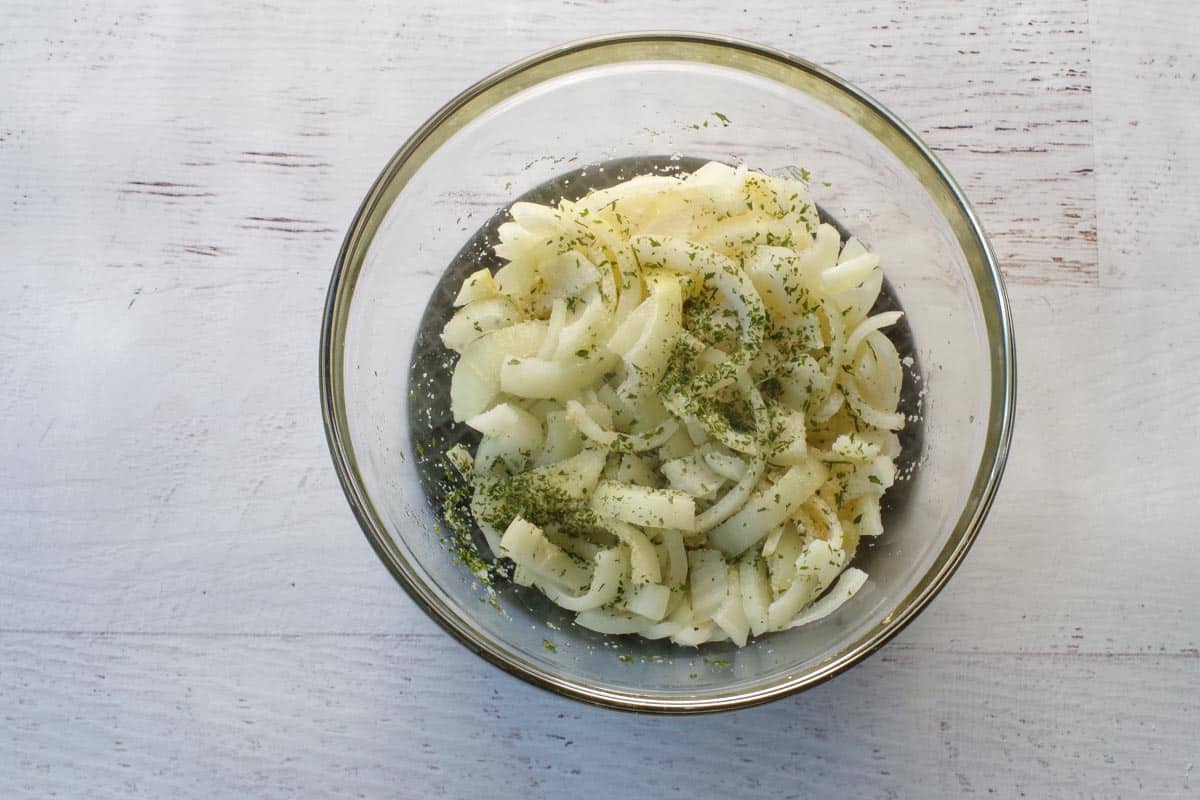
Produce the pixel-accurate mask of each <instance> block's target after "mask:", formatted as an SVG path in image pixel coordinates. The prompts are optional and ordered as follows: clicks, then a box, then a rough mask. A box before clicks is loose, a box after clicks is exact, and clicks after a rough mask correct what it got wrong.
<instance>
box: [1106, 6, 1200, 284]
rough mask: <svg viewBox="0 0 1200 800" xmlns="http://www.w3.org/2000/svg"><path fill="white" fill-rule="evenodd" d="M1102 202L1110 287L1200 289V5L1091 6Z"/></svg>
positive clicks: (1107, 278) (1107, 272)
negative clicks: (1132, 15) (1199, 135)
mask: <svg viewBox="0 0 1200 800" xmlns="http://www.w3.org/2000/svg"><path fill="white" fill-rule="evenodd" d="M1091 14H1092V20H1093V27H1094V29H1095V46H1094V51H1095V62H1096V83H1097V87H1098V88H1099V89H1100V90H1099V91H1097V92H1096V96H1095V98H1094V101H1095V116H1096V125H1095V135H1096V165H1097V174H1096V205H1097V210H1098V213H1099V215H1100V219H1101V221H1102V223H1103V229H1104V233H1105V237H1104V239H1103V241H1102V242H1101V245H1102V253H1103V258H1102V259H1101V272H1100V276H1101V280H1102V281H1103V283H1104V284H1105V285H1106V286H1126V287H1130V288H1142V287H1146V286H1164V287H1166V286H1175V287H1180V286H1186V287H1188V288H1190V289H1195V288H1197V287H1200V270H1196V269H1195V268H1194V267H1193V266H1192V264H1193V261H1194V259H1195V253H1196V252H1197V251H1198V250H1200V227H1198V226H1197V225H1196V224H1195V220H1197V219H1200V193H1197V192H1196V185H1197V183H1200V147H1197V145H1196V141H1197V140H1196V129H1197V126H1200V100H1198V99H1197V97H1198V93H1200V56H1197V54H1196V47H1195V38H1196V33H1197V32H1198V31H1200V8H1198V7H1197V6H1196V5H1195V4H1180V5H1175V4H1170V5H1168V4H1165V3H1164V4H1161V5H1153V4H1152V5H1151V6H1150V7H1148V8H1144V9H1139V12H1138V14H1137V20H1136V24H1132V25H1131V24H1129V21H1130V20H1129V7H1128V6H1127V5H1126V4H1123V3H1119V2H1115V1H1114V0H1097V2H1093V3H1091Z"/></svg>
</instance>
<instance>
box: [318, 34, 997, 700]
mask: <svg viewBox="0 0 1200 800" xmlns="http://www.w3.org/2000/svg"><path fill="white" fill-rule="evenodd" d="M653 43H675V44H684V45H689V44H690V45H701V46H712V47H714V48H717V49H718V50H719V49H722V48H725V49H730V50H734V51H741V52H744V53H747V54H750V55H752V56H757V57H760V58H765V59H768V60H770V61H774V62H776V63H777V64H779V65H780V66H782V67H787V68H791V69H795V70H800V71H801V72H803V73H807V74H808V75H809V76H811V77H814V78H816V79H818V80H820V81H823V82H825V83H827V84H829V85H830V86H831V87H832V88H834V89H835V90H837V91H840V92H842V93H844V94H846V95H848V96H849V97H850V99H851V100H853V101H857V102H858V103H861V104H863V105H865V106H866V107H868V108H869V109H870V110H871V111H872V112H873V113H874V114H876V115H878V117H879V118H880V119H881V120H883V122H884V123H886V125H888V126H890V128H891V129H892V131H893V132H894V133H895V134H898V135H899V137H900V138H901V139H903V140H906V142H907V144H908V145H909V146H910V147H912V148H913V149H914V150H915V151H916V153H917V155H918V156H919V157H920V158H921V159H923V160H924V161H925V162H926V163H927V165H928V166H929V167H932V169H933V172H934V174H935V175H936V176H937V178H938V180H939V181H940V183H941V185H942V187H943V188H944V189H945V190H946V191H947V192H948V195H949V201H950V203H951V204H952V205H953V207H955V208H956V210H957V211H958V212H959V213H960V214H962V216H963V218H964V219H965V220H966V221H967V223H968V226H969V230H968V231H967V233H969V234H970V235H971V236H972V238H974V239H975V241H976V244H977V246H978V255H979V256H980V257H981V259H982V264H983V267H984V268H985V271H986V275H985V276H984V277H985V278H986V279H987V284H981V283H980V276H979V275H978V274H976V275H975V284H974V287H975V289H976V291H978V290H979V288H980V287H981V286H984V285H988V284H990V289H991V290H992V292H993V293H994V298H995V307H994V308H991V309H990V310H991V311H992V312H994V314H995V315H996V318H997V323H996V325H995V326H994V327H995V328H996V330H995V331H993V330H992V328H993V326H988V332H989V339H993V341H990V342H989V343H990V345H991V347H992V348H993V350H994V352H993V357H992V362H991V364H992V367H993V370H992V376H991V377H992V384H991V386H992V389H991V394H992V399H991V408H990V409H989V422H988V431H987V435H986V438H985V443H984V451H983V457H982V458H981V460H980V466H979V468H978V471H977V473H976V481H975V484H974V489H973V491H972V495H977V496H976V500H975V504H974V508H973V509H972V508H971V504H970V501H969V500H968V503H967V504H966V506H965V507H964V509H963V512H962V513H961V515H960V517H959V519H958V522H957V524H956V526H955V530H954V531H952V532H951V535H950V537H949V539H948V540H947V542H946V545H945V546H944V547H943V548H942V550H941V552H940V553H939V554H938V556H937V557H936V558H935V560H934V562H933V564H932V565H931V566H930V568H929V569H928V570H927V571H926V573H925V574H924V575H922V576H921V578H920V579H919V580H918V582H917V584H916V585H915V586H914V587H913V588H912V589H911V591H910V592H909V593H908V594H907V595H905V596H904V597H902V598H901V599H900V600H899V601H898V602H897V603H896V605H895V607H894V608H893V610H892V611H891V612H890V613H889V614H887V615H885V616H884V617H883V619H882V620H881V621H880V622H879V623H877V624H876V625H874V626H873V627H872V628H871V629H869V630H868V631H867V632H866V633H864V634H862V635H860V636H859V637H858V638H857V639H856V640H854V641H852V642H851V643H850V644H849V645H848V646H846V647H845V648H844V649H843V650H842V651H841V653H840V654H838V655H837V656H836V657H834V658H831V659H827V660H826V661H824V662H820V663H818V664H817V665H815V666H814V667H813V668H811V669H809V670H807V671H805V672H803V673H800V674H792V675H788V676H786V677H785V678H783V679H777V680H775V681H773V682H771V683H764V684H759V685H758V686H756V687H753V688H751V689H749V690H737V691H732V692H731V691H720V690H718V691H712V692H707V693H705V692H698V693H696V694H693V695H681V696H662V695H653V694H640V693H636V692H630V691H624V690H618V689H611V688H607V687H601V686H595V685H592V684H589V683H587V682H585V681H580V680H574V679H570V678H564V677H562V676H561V675H558V674H554V673H552V672H550V671H548V670H545V669H543V668H540V667H538V666H537V665H535V664H533V663H530V662H527V661H523V660H521V659H517V658H513V657H510V656H509V655H506V653H505V652H504V651H502V650H501V649H499V648H497V647H496V645H495V643H494V642H492V641H491V640H489V639H487V638H485V637H482V636H479V635H477V633H476V632H475V631H474V630H472V629H471V628H470V627H469V626H467V625H465V624H462V622H461V621H460V620H459V619H458V618H457V615H456V614H454V613H450V612H449V611H448V609H446V608H445V607H444V604H443V603H442V602H441V601H440V599H439V598H437V596H436V595H435V594H434V593H433V592H432V591H431V590H430V589H429V587H427V586H426V585H425V583H424V581H423V580H422V579H421V578H420V576H418V575H416V574H415V573H413V572H412V571H410V570H409V569H408V568H407V567H408V565H407V564H406V563H405V562H404V561H403V560H402V559H398V558H397V557H396V554H395V553H394V552H393V551H392V550H390V549H389V548H388V547H387V545H386V541H387V540H388V539H389V537H388V534H387V533H386V532H385V531H384V530H383V528H382V526H381V524H380V523H379V521H378V520H377V518H376V517H375V514H374V510H373V508H372V506H371V502H370V500H369V498H368V497H367V494H366V492H365V490H364V488H363V485H362V482H361V480H360V479H359V475H358V470H357V467H356V464H355V458H354V454H353V449H352V446H351V444H350V434H349V427H348V421H347V417H346V414H345V408H344V404H343V402H342V400H343V395H342V381H343V377H342V376H343V374H344V373H343V358H344V353H343V351H342V348H341V344H342V341H341V334H344V331H345V324H346V321H347V318H348V310H349V306H350V299H351V296H352V294H353V289H354V285H355V284H356V282H357V277H358V273H359V271H360V269H361V262H360V263H357V264H355V263H353V260H354V256H355V253H356V252H359V251H360V250H365V247H366V245H369V243H370V241H371V238H372V237H373V235H374V232H375V229H376V227H377V225H378V219H376V212H377V210H378V207H379V205H380V203H381V202H382V201H384V200H385V199H387V198H386V195H387V190H388V188H389V186H390V184H391V182H392V181H393V180H394V179H395V177H396V175H397V173H398V172H399V171H400V169H401V167H402V166H404V165H405V163H406V162H407V161H408V160H409V159H410V157H411V156H412V155H413V154H414V152H415V151H417V149H418V148H419V147H420V146H421V145H422V144H424V143H425V142H426V140H428V139H429V138H430V137H431V136H432V135H433V134H434V133H435V132H436V131H437V130H438V129H439V128H440V127H441V126H442V124H443V123H444V122H446V121H447V120H448V119H449V118H451V117H452V116H453V115H454V114H455V113H456V112H457V111H459V110H460V109H462V108H463V107H464V106H465V105H467V104H468V103H470V102H471V101H472V100H474V99H475V98H477V97H479V96H480V95H481V94H483V93H485V92H487V91H488V90H490V89H493V88H495V87H497V86H500V85H502V84H504V83H506V82H509V81H511V80H512V79H513V78H515V77H516V76H520V75H522V74H523V73H527V72H528V71H529V70H531V69H533V68H536V67H539V66H541V65H544V64H546V63H548V62H551V61H554V60H556V59H559V58H562V57H565V56H570V55H574V54H579V53H582V52H584V51H588V50H594V49H597V48H606V47H614V46H622V45H629V44H653ZM735 68H736V67H735ZM567 71H570V70H565V71H564V73H561V74H565V72H567ZM388 205H389V206H390V202H389V203H388ZM383 213H386V209H384V212H383ZM973 271H974V272H978V270H973ZM983 301H984V298H983V297H980V302H981V303H983ZM988 310H989V308H988V305H987V304H984V312H985V314H986V313H987V311H988ZM997 333H998V336H997V335H995V334H997ZM996 367H998V372H999V374H998V375H997V374H996V373H997V369H996ZM1016 377H1017V376H1016V354H1015V342H1014V334H1013V326H1012V315H1011V310H1010V306H1009V301H1008V296H1007V293H1006V291H1005V287H1004V280H1003V277H1002V275H1001V273H1000V269H999V265H998V263H997V260H996V257H995V254H994V252H993V250H992V247H991V244H990V243H989V241H988V238H987V235H986V234H985V232H984V230H983V226H982V225H981V223H980V221H979V219H978V217H977V215H976V213H975V211H974V210H973V209H972V207H971V205H970V203H969V202H968V200H967V198H966V196H965V194H964V193H963V191H962V189H961V188H960V187H959V185H958V183H957V182H956V181H955V180H954V178H953V177H952V176H951V175H950V172H949V170H947V169H946V167H945V165H943V164H942V163H941V161H940V160H939V159H938V158H937V156H936V155H934V153H933V152H932V151H931V150H930V149H929V147H928V146H927V145H926V144H925V143H924V142H923V141H921V139H920V137H919V136H917V134H916V133H915V132H914V131H913V130H912V129H910V128H909V127H908V126H907V125H906V124H905V123H904V122H902V121H901V120H900V119H899V118H898V117H897V116H896V115H895V114H893V113H892V112H891V111H889V110H888V109H887V108H886V107H884V106H883V105H882V104H881V103H879V102H878V101H876V100H875V99H874V98H872V97H871V96H870V95H868V94H867V93H865V92H864V91H862V90H861V89H859V88H857V87H856V86H854V85H853V84H852V83H850V82H849V81H847V80H844V79H843V78H841V77H839V76H837V75H835V74H834V73H832V72H830V71H829V70H827V69H825V68H823V67H820V66H818V65H816V64H814V63H812V62H810V61H807V60H805V59H803V58H800V57H798V56H794V55H791V54H789V53H786V52H784V51H781V50H778V49H775V48H772V47H767V46H764V45H759V44H755V43H752V42H748V41H744V40H740V39H735V38H731V37H726V36H718V35H713V34H707V33H693V32H684V31H637V32H627V33H614V34H606V35H602V36H595V37H589V38H586V39H580V40H576V41H572V42H567V43H564V44H561V45H557V46H555V47H551V48H549V49H546V50H543V51H541V52H538V53H535V54H533V55H530V56H528V57H526V58H523V59H521V60H519V61H516V62H514V63H512V64H510V65H508V66H506V67H504V68H502V69H500V70H498V71H496V72H494V73H492V74H491V75H488V76H487V77H485V78H483V79H481V80H479V81H477V82H476V83H475V84H473V85H472V86H470V87H469V88H467V89H466V90H464V91H463V92H461V93H459V94H458V95H457V96H456V97H454V98H453V99H451V100H450V101H449V102H448V103H446V104H445V105H444V106H442V107H441V108H440V109H438V111H436V112H435V113H434V114H433V115H432V116H431V117H430V118H429V119H428V120H426V121H425V122H424V123H423V124H422V125H421V126H420V127H419V128H418V129H417V130H416V131H415V132H414V133H413V134H412V135H411V136H410V137H409V138H408V139H407V140H406V141H405V142H404V143H403V144H402V145H401V146H400V148H399V149H398V150H397V151H396V153H395V154H394V155H393V156H392V158H391V159H390V160H389V161H388V163H387V165H386V166H385V167H384V168H383V170H382V171H381V172H380V174H379V176H378V177H377V178H376V179H375V181H374V183H373V184H372V185H371V188H370V190H369V191H368V193H367V195H366V197H365V198H364V199H363V202H362V204H361V205H360V206H359V208H358V211H357V212H356V213H355V216H354V219H353V221H352V223H351V225H350V227H349V229H348V231H347V233H346V237H345V239H344V240H343V242H342V246H341V248H340V250H339V252H338V256H337V260H336V261H335V263H334V268H333V273H332V276H331V278H330V282H329V288H328V292H327V295H326V299H325V304H324V311H323V315H322V322H321V340H320V353H319V382H320V402H321V416H322V421H323V423H324V427H325V436H326V441H327V443H328V446H329V451H330V456H331V457H332V459H333V464H334V468H335V470H336V472H337V475H338V480H339V482H340V483H341V486H342V490H343V492H344V494H345V496H346V500H347V501H348V503H349V504H350V508H351V510H352V511H353V513H354V516H355V518H356V519H357V520H358V523H359V526H360V527H361V529H362V531H363V533H364V535H365V536H366V538H367V540H368V541H369V542H370V544H371V547H372V548H373V549H374V550H375V553H376V555H378V556H379V558H380V560H382V561H383V562H384V564H385V565H386V566H387V568H388V570H389V571H390V572H391V573H392V575H393V577H394V578H395V579H396V580H397V582H398V583H399V584H400V585H401V587H403V589H404V590H405V591H406V592H407V594H408V595H409V597H411V598H412V599H413V601H414V602H416V604H417V605H418V606H420V607H421V609H422V610H424V611H425V613H426V614H428V615H429V617H431V618H432V619H433V620H434V621H435V622H437V623H438V624H439V625H440V626H441V627H442V628H443V629H445V630H446V631H447V632H449V633H450V634H451V635H452V636H453V637H454V638H455V639H457V640H458V641H459V642H460V643H461V644H463V645H464V646H466V647H467V649H469V650H471V651H472V652H474V653H475V654H476V655H478V656H480V657H482V658H483V659H485V660H487V661H488V662H490V663H492V664H494V665H496V666H498V667H500V668H501V669H503V670H504V671H506V672H508V673H509V674H511V675H514V676H516V677H518V678H521V679H522V680H524V681H526V682H528V683H530V684H533V685H534V686H538V687H540V688H543V689H547V690H550V691H552V692H555V693H557V694H560V695H563V696H566V697H569V698H572V699H575V700H581V701H584V702H587V703H591V704H594V705H599V706H604V707H608V708H613V709H618V710H623V711H639V712H655V713H664V714H694V713H702V712H711V711H723V710H732V709H738V708H745V707H749V706H754V705H758V704H761V703H765V702H768V701H770V700H775V699H778V698H781V697H785V696H787V695H790V694H794V693H796V692H799V691H802V690H805V689H809V688H812V687H813V686H816V685H818V684H820V683H823V682H825V681H827V680H829V679H831V678H833V677H834V676H836V675H839V674H840V673H842V672H844V671H845V670H847V669H849V668H850V667H852V666H854V665H855V664H857V663H859V662H861V661H862V660H864V659H865V658H867V657H868V656H870V655H871V654H873V653H874V652H876V651H877V650H878V649H879V648H880V647H882V646H883V645H884V644H886V643H887V642H888V641H890V640H891V639H892V638H893V637H895V636H896V635H897V634H898V633H900V631H902V630H903V629H904V628H905V627H907V626H908V624H909V623H911V622H912V620H913V619H915V618H916V616H917V615H918V614H919V613H920V612H921V611H922V610H923V609H924V608H925V607H926V606H927V605H928V604H929V603H930V601H932V600H933V598H934V597H935V596H936V595H937V594H938V593H939V592H940V591H941V589H942V588H943V587H944V586H945V585H946V583H947V581H948V580H949V579H950V577H951V576H952V575H953V574H954V572H955V571H956V570H957V568H958V566H959V565H960V564H961V563H962V560H963V558H964V557H965V556H966V553H967V551H968V550H969V549H970V548H971V546H972V544H973V543H974V542H975V539H976V538H977V536H978V534H979V530H980V528H981V527H982V524H983V521H984V519H985V517H986V516H987V513H988V511H989V509H990V508H991V505H992V502H993V500H994V498H995V495H996V491H997V488H998V486H999V482H1000V479H1001V477H1002V475H1003V473H1004V468H1005V464H1006V462H1007V458H1008V453H1009V449H1010V446H1011V442H1012V431H1013V423H1014V417H1015V410H1016V383H1017V380H1016ZM989 456H990V463H989ZM985 466H986V468H987V470H986V473H985V472H984V471H983V468H984V467H985ZM981 483H982V486H981V485H980V484H981ZM968 511H969V512H970V514H969V515H968V513H967V512H968Z"/></svg>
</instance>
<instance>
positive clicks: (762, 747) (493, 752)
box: [0, 634, 1200, 798]
mask: <svg viewBox="0 0 1200 800" xmlns="http://www.w3.org/2000/svg"><path fill="white" fill-rule="evenodd" d="M0 663H5V664H9V665H13V666H11V667H9V668H6V669H5V670H3V672H0V719H3V722H4V724H3V726H2V728H0V742H2V744H3V746H2V747H0V787H7V788H8V790H9V792H15V793H16V794H18V795H20V794H29V795H30V796H33V795H38V796H42V795H50V794H53V793H56V792H57V793H58V794H60V795H62V796H78V795H79V794H80V793H81V792H84V791H86V793H87V794H88V796H89V797H118V796H120V797H127V796H131V795H137V796H156V797H162V796H171V797H180V798H184V797H212V796H214V795H217V796H225V795H253V796H255V797H264V798H273V797H292V796H304V797H316V796H320V797H326V796H330V797H335V796H336V797H343V796H345V797H357V796H362V795H365V796H378V795H383V794H399V795H400V796H405V797H470V796H478V795H480V794H483V793H486V794H487V795H489V796H495V797H525V796H529V795H531V794H532V795H535V796H544V797H557V796H563V795H566V794H569V793H577V792H579V791H581V790H583V791H586V790H587V789H588V788H589V787H595V788H598V787H601V786H603V787H604V789H605V791H606V792H609V793H612V794H615V795H617V796H641V795H646V794H653V795H669V794H673V793H682V792H695V791H698V790H702V791H703V792H705V793H706V794H712V795H721V796H734V797H747V796H760V795H762V796H770V797H784V798H799V797H811V796H820V795H831V794H843V793H845V792H846V791H847V787H853V791H852V793H853V794H856V795H861V796H869V797H910V796H913V795H914V794H921V795H922V796H932V795H935V794H936V795H939V796H949V795H960V794H978V795H982V796H986V795H990V794H995V795H997V796H1002V797H1015V796H1018V795H1020V794H1022V793H1024V794H1028V795H1031V796H1040V797H1046V796H1068V795H1069V796H1074V795H1077V794H1082V795H1088V796H1090V795H1103V796H1141V797H1148V796H1158V797H1166V796H1176V797H1178V796H1184V795H1187V794H1189V793H1190V792H1194V791H1195V790H1196V787H1197V776H1196V775H1195V774H1194V773H1193V772H1192V767H1191V766H1190V765H1194V764H1195V762H1196V761H1198V760H1200V752H1198V751H1197V744H1196V740H1195V737H1194V736H1193V735H1192V733H1193V732H1194V725H1193V724H1192V722H1193V717H1190V716H1188V715H1187V714H1181V713H1180V707H1181V704H1182V705H1183V706H1185V707H1188V706H1190V709H1191V711H1192V713H1193V714H1194V712H1195V711H1196V710H1197V709H1196V705H1195V703H1196V700H1195V698H1196V697H1197V693H1198V692H1200V668H1198V667H1200V658H1198V657H1197V655H1196V653H1194V652H1193V653H1190V654H1181V653H1167V654H1158V655H1107V656H1098V657H1088V658H1083V657H1078V656H1066V655H1057V654H1047V653H1042V654H1033V655H1020V656H1014V655H1008V656H1004V655H995V654H984V655H978V654H971V653H959V652H942V651H931V650H927V649H924V648H920V647H912V646H908V645H905V644H904V643H903V642H901V643H897V644H896V645H894V646H892V647H889V648H888V649H887V650H885V651H884V652H883V653H882V654H880V655H879V656H877V657H875V658H873V659H871V660H870V661H868V662H867V663H865V664H863V665H861V666H859V667H857V668H855V669H854V670H852V671H851V672H849V673H847V674H845V675H843V676H841V677H839V678H838V679H836V680H834V681H833V682H831V683H828V684H825V685H823V686H821V687H818V688H816V689H814V690H812V691H810V692H808V693H806V694H804V695H801V696H799V697H797V698H792V699H788V700H784V701H781V702H778V703H774V704H772V705H769V706H766V707H762V708H757V709H751V710H748V711H745V712H737V713H731V714H723V715H719V716H708V717H702V718H687V719H666V718H658V717H647V716H633V715H624V714H618V713H616V712H611V711H604V710H600V709H594V708H589V707H585V706H582V705H580V704H578V703H573V702H570V701H567V700H564V699H561V698H558V697H554V696H552V695H549V694H547V693H545V692H542V691H540V690H537V689H533V688H531V687H529V686H526V685H524V684H522V683H520V682H518V681H516V680H515V679H511V678H501V677H498V675H497V673H496V672H495V671H494V670H492V668H490V667H488V666H487V665H485V664H483V663H482V662H479V661H476V660H473V659H470V660H468V659H466V653H465V652H464V651H462V650H461V649H460V648H458V647H457V645H454V644H453V643H451V642H449V641H447V640H446V639H444V638H442V637H437V636H434V637H427V636H419V637H415V638H414V637H409V636H301V637H277V636H266V637H263V636H248V637H247V636H94V635H80V636H38V635H27V634H26V635H7V636H4V637H0ZM618 668H620V665H618ZM68 686H69V687H71V688H72V691H71V692H70V694H66V693H64V692H63V691H62V688H63V687H68ZM1100 698H1103V703H1102V708H1101V707H1100V706H1099V705H1098V700H1099V699H1100ZM1080 708H1095V709H1096V713H1095V714H1094V715H1091V716H1089V717H1086V718H1084V717H1081V715H1080V713H1079V709H1080ZM85 787H86V788H85ZM8 796H12V794H9V795H8Z"/></svg>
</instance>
